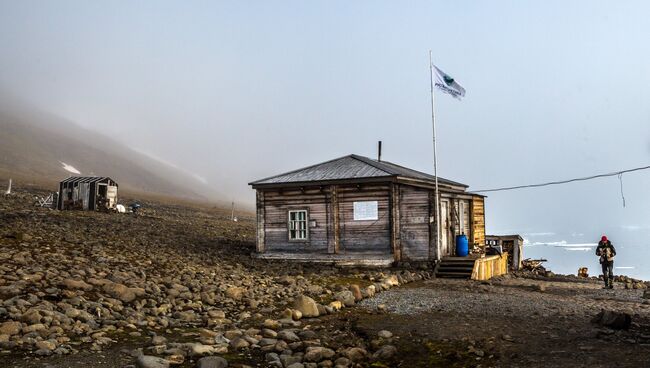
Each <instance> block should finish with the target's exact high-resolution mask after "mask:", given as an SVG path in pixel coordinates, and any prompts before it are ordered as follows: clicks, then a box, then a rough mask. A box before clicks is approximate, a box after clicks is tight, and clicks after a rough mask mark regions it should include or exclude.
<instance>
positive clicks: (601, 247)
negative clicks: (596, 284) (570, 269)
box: [596, 240, 616, 263]
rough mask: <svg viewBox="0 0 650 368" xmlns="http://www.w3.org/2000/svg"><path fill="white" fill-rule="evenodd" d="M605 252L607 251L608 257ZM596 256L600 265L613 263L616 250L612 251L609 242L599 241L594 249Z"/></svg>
mask: <svg viewBox="0 0 650 368" xmlns="http://www.w3.org/2000/svg"><path fill="white" fill-rule="evenodd" d="M607 250H609V257H608V254H607ZM596 255H597V256H600V263H604V262H613V261H614V256H615V255H616V249H614V245H612V242H611V241H609V240H608V241H606V242H603V241H600V242H598V246H597V247H596Z"/></svg>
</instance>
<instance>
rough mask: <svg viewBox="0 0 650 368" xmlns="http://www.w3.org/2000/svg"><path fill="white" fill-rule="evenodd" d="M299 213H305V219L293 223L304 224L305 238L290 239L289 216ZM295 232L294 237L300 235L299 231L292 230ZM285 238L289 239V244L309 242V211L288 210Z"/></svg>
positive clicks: (290, 221)
mask: <svg viewBox="0 0 650 368" xmlns="http://www.w3.org/2000/svg"><path fill="white" fill-rule="evenodd" d="M299 212H304V213H305V219H304V220H300V221H295V220H294V222H295V223H299V222H304V223H305V237H304V238H292V237H291V223H292V220H291V214H292V213H299ZM294 231H296V235H297V236H299V235H300V230H294ZM287 238H288V239H289V241H290V242H306V241H309V211H308V210H307V209H295V210H289V211H287Z"/></svg>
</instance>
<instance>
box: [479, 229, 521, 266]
mask: <svg viewBox="0 0 650 368" xmlns="http://www.w3.org/2000/svg"><path fill="white" fill-rule="evenodd" d="M485 243H486V245H488V246H489V245H492V246H498V247H501V251H502V252H507V253H508V254H509V255H510V257H508V268H510V269H511V270H518V269H520V268H521V261H523V259H524V238H522V237H521V235H519V234H513V235H487V236H486V237H485Z"/></svg>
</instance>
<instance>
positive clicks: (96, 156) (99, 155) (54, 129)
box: [0, 104, 224, 202]
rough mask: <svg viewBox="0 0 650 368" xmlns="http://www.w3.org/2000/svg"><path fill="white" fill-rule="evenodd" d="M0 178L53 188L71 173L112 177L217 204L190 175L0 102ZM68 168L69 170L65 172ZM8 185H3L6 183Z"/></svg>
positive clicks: (138, 188) (134, 189)
mask: <svg viewBox="0 0 650 368" xmlns="http://www.w3.org/2000/svg"><path fill="white" fill-rule="evenodd" d="M0 132H1V134H0V179H2V180H3V181H4V180H6V179H8V178H14V180H21V181H28V182H36V183H39V184H44V185H47V186H54V185H55V184H56V183H57V182H58V181H59V180H61V179H63V178H66V177H68V176H70V175H78V174H76V172H75V171H78V172H79V173H80V174H81V175H98V176H109V177H111V178H113V179H115V180H116V181H117V182H118V183H119V184H120V189H121V190H124V191H127V192H131V193H151V194H162V195H168V196H174V197H178V198H185V199H198V200H210V201H211V202H219V200H220V199H221V198H224V197H223V196H222V195H221V194H220V193H218V192H216V191H214V190H212V188H210V187H209V186H208V185H206V184H204V183H202V182H200V181H199V180H197V179H195V178H194V177H192V175H191V174H190V173H186V172H183V171H182V170H179V169H177V168H174V167H172V166H169V165H166V164H164V163H161V162H159V161H157V160H155V159H153V158H150V157H148V156H146V155H144V154H142V153H139V152H137V151H135V150H133V149H131V148H129V147H126V146H124V145H123V144H120V143H119V142H117V141H115V140H113V139H111V138H110V137H108V136H106V135H102V134H100V133H97V132H94V131H90V130H87V129H84V128H82V127H80V126H79V125H77V124H75V123H73V122H70V121H66V120H64V119H61V118H59V117H56V116H53V115H49V114H47V113H43V112H39V111H37V110H33V109H32V110H28V109H26V108H24V107H21V108H15V107H8V106H2V105H1V104H0ZM65 167H67V168H68V169H67V170H66V168H65ZM4 185H5V184H4V183H3V184H2V186H4Z"/></svg>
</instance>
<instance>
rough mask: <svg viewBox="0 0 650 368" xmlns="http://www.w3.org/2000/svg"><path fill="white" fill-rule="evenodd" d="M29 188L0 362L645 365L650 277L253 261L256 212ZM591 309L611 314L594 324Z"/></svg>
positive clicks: (7, 233) (9, 280)
mask: <svg viewBox="0 0 650 368" xmlns="http://www.w3.org/2000/svg"><path fill="white" fill-rule="evenodd" d="M39 193H40V192H39V191H38V190H34V189H24V188H18V189H17V190H16V193H15V194H13V195H11V196H6V197H0V362H2V363H3V364H2V365H1V366H3V367H5V366H6V367H88V366H91V367H133V366H136V367H151V368H156V367H169V366H172V367H202V368H207V367H225V366H230V367H257V366H259V367H278V368H286V367H291V368H301V367H310V368H315V367H341V368H343V367H368V366H372V367H396V366H402V367H429V366H439V367H453V366H457V367H464V366H484V367H490V366H503V367H508V366H545V367H552V366H565V364H566V363H568V362H573V361H574V360H575V359H578V360H577V361H575V362H574V363H573V364H571V365H572V366H590V367H598V366H611V365H609V361H607V359H606V357H610V356H611V357H613V358H615V359H616V362H618V363H620V364H619V365H618V366H647V363H648V357H649V356H650V353H649V350H648V343H649V342H648V336H650V335H649V334H650V329H649V328H648V326H649V325H650V323H649V322H648V318H649V316H648V313H649V309H648V304H647V302H645V304H644V300H645V299H643V294H644V290H642V288H643V287H645V284H639V285H636V283H634V284H632V283H630V282H627V283H619V284H618V288H617V289H615V290H602V289H600V284H598V283H597V280H577V279H574V278H563V277H555V278H552V279H549V278H546V277H540V276H530V277H506V278H502V279H499V280H494V281H492V282H489V283H480V282H474V281H467V280H464V281H463V280H461V281H454V280H433V279H431V276H432V275H431V273H430V270H398V269H393V270H388V271H377V270H357V269H336V268H333V267H329V266H318V267H315V266H301V265H296V264H284V263H282V262H277V261H273V262H269V261H261V260H255V259H253V258H251V257H250V253H251V251H252V250H253V248H254V231H255V226H254V218H253V216H245V215H244V216H239V221H238V222H232V221H230V218H229V217H230V216H229V215H230V214H229V213H227V212H224V211H221V210H219V209H216V208H210V207H207V206H201V205H192V204H187V203H185V204H170V203H166V202H157V201H144V202H142V201H141V202H142V203H143V205H144V206H143V211H142V213H141V215H139V216H137V217H136V216H133V215H130V214H114V213H91V212H73V211H54V210H49V209H45V208H39V207H35V206H34V195H35V194H39ZM531 277H535V278H531ZM621 281H629V280H623V279H622V280H621ZM406 284H408V285H406ZM398 285H399V286H400V287H397V288H395V286H398ZM624 285H627V286H628V287H629V288H630V289H623V287H624ZM634 285H636V286H634ZM633 286H634V287H637V289H634V288H633ZM601 309H606V310H608V311H615V313H614V312H607V313H606V314H604V315H602V316H601V318H600V320H599V321H595V322H592V319H593V318H594V316H596V314H597V313H598V312H599V311H600V310H601ZM626 318H629V321H628V320H627V319H626Z"/></svg>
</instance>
